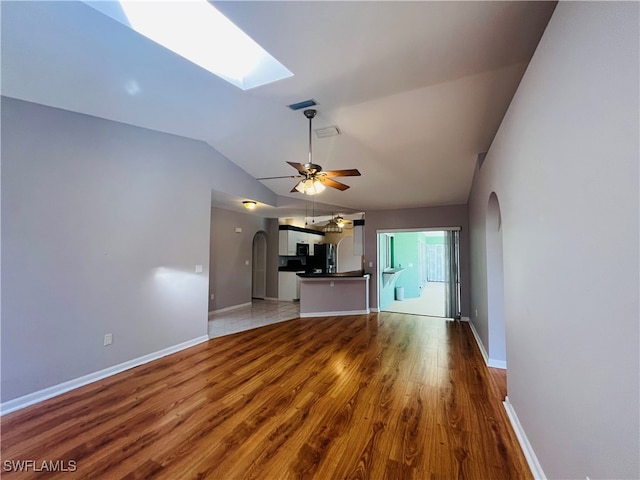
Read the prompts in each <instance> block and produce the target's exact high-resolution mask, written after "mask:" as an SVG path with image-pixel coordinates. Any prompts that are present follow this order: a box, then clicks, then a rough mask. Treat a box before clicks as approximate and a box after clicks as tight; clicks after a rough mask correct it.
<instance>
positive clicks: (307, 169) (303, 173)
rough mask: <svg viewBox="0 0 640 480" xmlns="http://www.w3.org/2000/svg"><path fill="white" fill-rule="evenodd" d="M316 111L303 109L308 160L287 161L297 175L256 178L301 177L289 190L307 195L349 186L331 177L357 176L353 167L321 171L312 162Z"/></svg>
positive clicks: (319, 167) (358, 173) (344, 188)
mask: <svg viewBox="0 0 640 480" xmlns="http://www.w3.org/2000/svg"><path fill="white" fill-rule="evenodd" d="M316 113H317V111H316V110H314V109H309V110H305V111H304V116H305V117H307V118H308V119H309V161H308V162H307V163H305V164H304V165H303V164H301V163H296V162H287V163H288V164H289V165H291V166H292V167H293V168H295V169H296V170H297V171H298V173H299V175H285V176H282V177H263V178H258V179H257V180H272V179H275V178H301V179H302V180H300V181H299V182H298V183H297V184H296V186H295V187H293V189H292V190H291V193H295V192H300V193H304V194H307V195H315V194H316V193H320V192H322V191H323V190H324V189H325V187H331V188H336V189H338V190H341V191H344V190H346V189H347V188H349V185H345V184H344V183H341V182H338V181H336V180H333V177H357V176H360V172H359V171H358V170H357V169H355V168H352V169H349V170H330V171H326V172H325V171H323V170H322V167H321V166H320V165H318V164H315V163H313V160H312V157H311V154H312V150H311V122H312V120H313V117H315V116H316Z"/></svg>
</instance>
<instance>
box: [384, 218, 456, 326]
mask: <svg viewBox="0 0 640 480" xmlns="http://www.w3.org/2000/svg"><path fill="white" fill-rule="evenodd" d="M459 245H460V232H459V228H454V229H419V230H418V229H412V230H399V231H379V232H378V266H379V272H378V273H379V275H378V279H379V281H378V305H379V309H380V311H387V312H398V313H408V314H414V315H425V316H432V317H443V318H460V262H459V258H460V256H459V251H460V246H459Z"/></svg>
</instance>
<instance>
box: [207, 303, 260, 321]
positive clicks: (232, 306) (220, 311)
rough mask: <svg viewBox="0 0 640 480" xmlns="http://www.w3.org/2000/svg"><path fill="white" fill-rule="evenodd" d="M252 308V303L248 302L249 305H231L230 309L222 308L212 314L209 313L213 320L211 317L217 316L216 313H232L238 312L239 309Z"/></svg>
mask: <svg viewBox="0 0 640 480" xmlns="http://www.w3.org/2000/svg"><path fill="white" fill-rule="evenodd" d="M250 306H251V302H247V303H241V304H240V305H231V306H230V307H226V308H220V309H218V310H212V311H211V312H209V318H211V315H215V314H216V313H224V312H230V311H232V310H238V309H239V308H244V307H250Z"/></svg>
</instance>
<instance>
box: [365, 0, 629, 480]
mask: <svg viewBox="0 0 640 480" xmlns="http://www.w3.org/2000/svg"><path fill="white" fill-rule="evenodd" d="M638 25H639V4H638V3H637V2H633V3H613V2H612V3H609V2H593V3H592V2H566V3H565V2H561V3H560V4H559V5H558V7H557V9H556V11H555V13H554V15H553V17H552V19H551V21H550V23H549V26H548V27H547V30H546V32H545V34H544V36H543V38H542V41H541V43H540V45H539V47H538V49H537V51H536V53H535V56H534V58H533V60H532V62H531V64H530V65H529V68H528V70H527V72H526V74H525V76H524V78H523V80H522V82H521V84H520V87H519V89H518V92H517V94H516V96H515V98H514V100H513V102H512V104H511V106H510V108H509V110H508V112H507V115H506V117H505V119H504V121H503V123H502V125H501V127H500V130H499V132H498V134H497V136H496V138H495V140H494V142H493V145H492V147H491V149H490V151H489V154H488V156H487V159H486V161H485V163H484V165H483V167H482V169H481V170H479V171H477V172H476V175H475V178H474V182H473V187H472V192H471V196H470V202H469V216H470V224H471V253H472V262H471V268H472V288H473V290H472V297H471V301H472V309H473V310H475V309H477V310H478V315H477V316H476V315H474V316H473V317H472V321H473V323H474V325H475V326H476V329H477V330H478V332H479V334H480V337H481V338H482V340H483V342H485V345H487V342H488V338H489V336H490V335H489V325H488V324H487V315H488V312H487V265H486V236H485V225H486V212H487V206H488V202H489V197H490V195H491V193H492V192H495V193H496V194H497V197H498V201H499V203H500V209H501V214H502V234H503V252H504V258H503V260H504V303H505V304H504V313H505V321H506V347H507V363H508V372H509V373H508V375H509V382H508V389H509V391H508V394H509V399H510V401H511V403H512V405H513V407H514V409H515V411H516V413H517V415H518V417H519V419H520V422H521V423H522V426H523V428H524V430H525V432H526V434H527V436H528V438H529V440H530V442H531V444H532V446H533V448H534V451H535V452H536V454H537V457H538V459H539V461H540V463H541V466H542V468H543V470H544V472H545V474H546V475H547V477H549V478H563V479H566V478H575V479H578V478H581V479H584V478H585V477H586V476H589V477H590V478H592V479H593V478H616V479H619V478H635V479H637V478H640V465H639V463H640V462H639V452H640V443H639V438H640V431H639V424H640V418H639V407H638V406H639V405H640V398H639V389H640V385H639V373H640V372H639V361H640V358H639V355H638V349H639V341H640V338H639V323H638V318H639V317H640V311H639V306H638V292H639V289H640V285H639V281H638V276H639V271H638V270H639V269H638V264H639V255H638V245H639V236H638V228H639V221H638V218H639V211H638V204H639V196H638V188H639V185H638V173H639V172H638V164H639V157H640V155H639V131H640V125H639V121H638V112H639V107H640V102H639V93H638V85H639V82H640V78H639V74H638V71H639V51H638V38H639V27H638ZM368 220H369V217H368V216H367V221H368Z"/></svg>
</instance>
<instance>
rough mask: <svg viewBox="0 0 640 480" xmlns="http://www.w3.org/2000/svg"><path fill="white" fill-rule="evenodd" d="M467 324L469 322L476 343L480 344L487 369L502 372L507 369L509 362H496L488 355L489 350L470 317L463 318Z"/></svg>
mask: <svg viewBox="0 0 640 480" xmlns="http://www.w3.org/2000/svg"><path fill="white" fill-rule="evenodd" d="M462 319H463V320H464V321H465V322H469V326H470V327H471V333H473V338H475V339H476V343H477V344H478V348H479V349H480V353H481V354H482V358H484V363H485V364H486V365H487V367H492V368H501V369H502V370H506V369H507V362H506V361H505V360H495V359H493V358H489V355H488V354H487V350H486V349H485V348H484V344H483V343H482V340H480V335H478V331H477V330H476V327H475V326H474V325H473V322H471V321H470V319H469V317H462ZM465 319H466V320H465Z"/></svg>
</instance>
